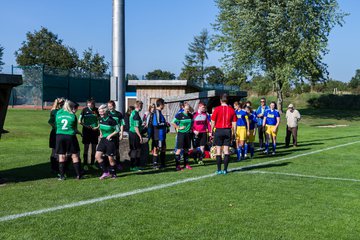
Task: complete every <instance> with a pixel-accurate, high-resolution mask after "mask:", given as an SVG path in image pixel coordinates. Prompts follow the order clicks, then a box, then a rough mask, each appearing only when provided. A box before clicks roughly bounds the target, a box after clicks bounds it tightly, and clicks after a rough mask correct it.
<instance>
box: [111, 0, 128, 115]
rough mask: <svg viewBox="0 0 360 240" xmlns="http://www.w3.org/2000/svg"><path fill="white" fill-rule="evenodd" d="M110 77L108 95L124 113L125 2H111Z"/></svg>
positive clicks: (120, 0)
mask: <svg viewBox="0 0 360 240" xmlns="http://www.w3.org/2000/svg"><path fill="white" fill-rule="evenodd" d="M112 30H113V31H112V77H111V84H110V88H111V90H110V95H111V98H112V99H115V100H116V103H117V104H116V110H118V111H120V112H121V113H123V114H124V113H125V91H126V86H125V0H113V29H112Z"/></svg>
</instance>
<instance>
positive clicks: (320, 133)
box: [0, 109, 360, 239]
mask: <svg viewBox="0 0 360 240" xmlns="http://www.w3.org/2000/svg"><path fill="white" fill-rule="evenodd" d="M300 111H301V112H302V113H303V120H302V121H301V124H300V130H299V147H298V148H289V149H286V148H284V147H283V146H284V145H283V139H284V133H285V127H284V126H285V125H284V121H283V123H282V124H281V130H280V132H279V142H280V143H279V148H278V154H277V155H276V156H274V157H267V156H265V155H262V154H260V153H257V154H256V158H255V159H253V160H251V161H244V162H240V163H233V162H232V163H231V164H230V168H233V169H234V171H233V172H231V173H229V174H228V175H226V176H223V175H221V176H215V175H214V174H213V173H214V171H215V170H216V166H215V163H214V162H213V161H210V160H208V161H207V165H206V166H195V167H194V168H193V170H192V171H189V170H186V171H183V172H175V171H174V167H173V166H169V167H168V168H167V169H166V171H163V172H154V171H152V170H150V169H149V170H145V171H144V172H142V173H137V174H131V173H128V172H126V173H120V174H119V175H120V176H121V177H119V178H118V179H115V180H110V179H109V180H106V181H100V180H99V179H98V176H99V174H100V173H99V172H92V173H91V174H89V175H87V178H86V179H84V180H81V181H77V180H75V179H73V178H71V177H69V178H68V179H67V180H66V181H58V180H57V179H56V178H54V176H53V175H52V174H51V173H50V171H49V169H50V166H49V163H48V162H49V161H48V157H49V153H50V150H49V149H48V134H49V130H50V129H49V126H48V125H47V119H48V114H49V113H48V112H47V111H32V110H12V109H10V110H9V112H8V116H7V120H6V123H5V129H7V130H9V131H10V133H8V134H5V135H3V138H2V139H1V140H0V176H1V177H3V178H6V179H7V180H8V183H6V184H5V185H2V186H1V187H0V239H359V238H360V218H359V216H360V200H359V199H360V165H359V160H360V158H359V147H360V135H359V128H360V122H359V120H360V114H359V112H351V111H342V112H341V113H340V112H334V111H315V110H310V109H303V110H300ZM330 124H338V125H347V126H345V127H338V128H322V127H321V126H324V125H330ZM319 126H320V127H319ZM172 139H173V137H170V138H169V145H173V142H172V141H171V140H172ZM168 155H169V159H168V160H169V161H171V163H173V160H172V155H171V154H170V153H169V154H168ZM169 163H170V162H169ZM169 165H170V164H169ZM162 184H165V185H162ZM166 184H167V185H166ZM154 186H156V187H155V188H151V187H154ZM139 189H140V190H139ZM135 190H138V191H135ZM122 193H123V194H122ZM107 196H110V197H109V199H100V198H101V197H107ZM86 200H93V201H92V202H90V201H89V202H80V201H86ZM66 204H73V205H66ZM81 204H83V205H81ZM78 205H80V206H78ZM54 207H58V208H57V209H54ZM44 209H45V212H37V214H35V213H30V214H29V216H22V215H17V216H16V217H15V219H12V220H11V219H10V217H9V216H10V215H16V214H24V213H25V215H26V213H29V212H32V211H36V210H44ZM46 211H47V212H46Z"/></svg>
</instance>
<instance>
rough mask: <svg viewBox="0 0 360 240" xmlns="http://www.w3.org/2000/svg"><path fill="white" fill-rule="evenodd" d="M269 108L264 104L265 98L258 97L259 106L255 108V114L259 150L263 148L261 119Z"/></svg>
mask: <svg viewBox="0 0 360 240" xmlns="http://www.w3.org/2000/svg"><path fill="white" fill-rule="evenodd" d="M267 110H269V106H267V105H266V99H265V98H261V99H260V106H259V107H258V108H257V109H256V116H257V128H258V134H259V149H258V150H259V151H261V150H263V149H264V148H263V147H264V137H265V138H266V136H265V128H264V127H263V120H264V114H265V112H266V111H267Z"/></svg>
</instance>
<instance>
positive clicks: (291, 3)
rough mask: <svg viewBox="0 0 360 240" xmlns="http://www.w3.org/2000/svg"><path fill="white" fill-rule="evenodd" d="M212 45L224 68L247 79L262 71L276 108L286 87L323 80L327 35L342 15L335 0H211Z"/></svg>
mask: <svg viewBox="0 0 360 240" xmlns="http://www.w3.org/2000/svg"><path fill="white" fill-rule="evenodd" d="M216 3H217V5H218V7H219V10H220V12H219V14H218V16H217V20H216V23H215V24H214V27H215V29H216V30H217V31H218V34H217V35H216V36H215V39H214V45H215V46H216V47H217V49H218V50H220V51H223V52H225V57H224V58H223V60H224V61H225V63H226V64H225V66H226V67H227V68H228V70H237V71H240V72H244V73H246V74H250V73H251V72H253V71H254V70H255V71H262V72H264V73H265V74H266V77H267V78H268V79H270V81H272V83H273V84H274V86H275V90H276V93H277V99H278V107H279V109H280V110H281V109H282V104H283V88H284V86H286V84H287V85H289V84H288V83H289V81H291V80H295V79H301V78H306V79H310V80H311V81H312V82H315V81H318V80H320V79H323V78H325V77H327V76H326V75H327V72H326V68H327V66H326V65H325V64H324V63H323V62H322V58H323V56H324V55H325V54H326V53H327V52H328V49H327V43H328V36H329V33H330V31H331V29H332V28H333V27H334V26H335V25H342V23H343V18H344V16H345V15H346V14H344V13H343V12H342V11H340V10H339V6H338V3H337V1H336V0H310V1H304V0H277V1H274V0H216Z"/></svg>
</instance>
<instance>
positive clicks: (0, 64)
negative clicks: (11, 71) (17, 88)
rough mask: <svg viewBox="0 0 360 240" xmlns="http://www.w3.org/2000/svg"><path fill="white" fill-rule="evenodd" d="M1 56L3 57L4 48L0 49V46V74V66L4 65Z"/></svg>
mask: <svg viewBox="0 0 360 240" xmlns="http://www.w3.org/2000/svg"><path fill="white" fill-rule="evenodd" d="M3 55H4V47H2V46H1V45H0V72H1V71H2V66H3V65H4V64H5V63H4V62H3V61H2V58H3Z"/></svg>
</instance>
